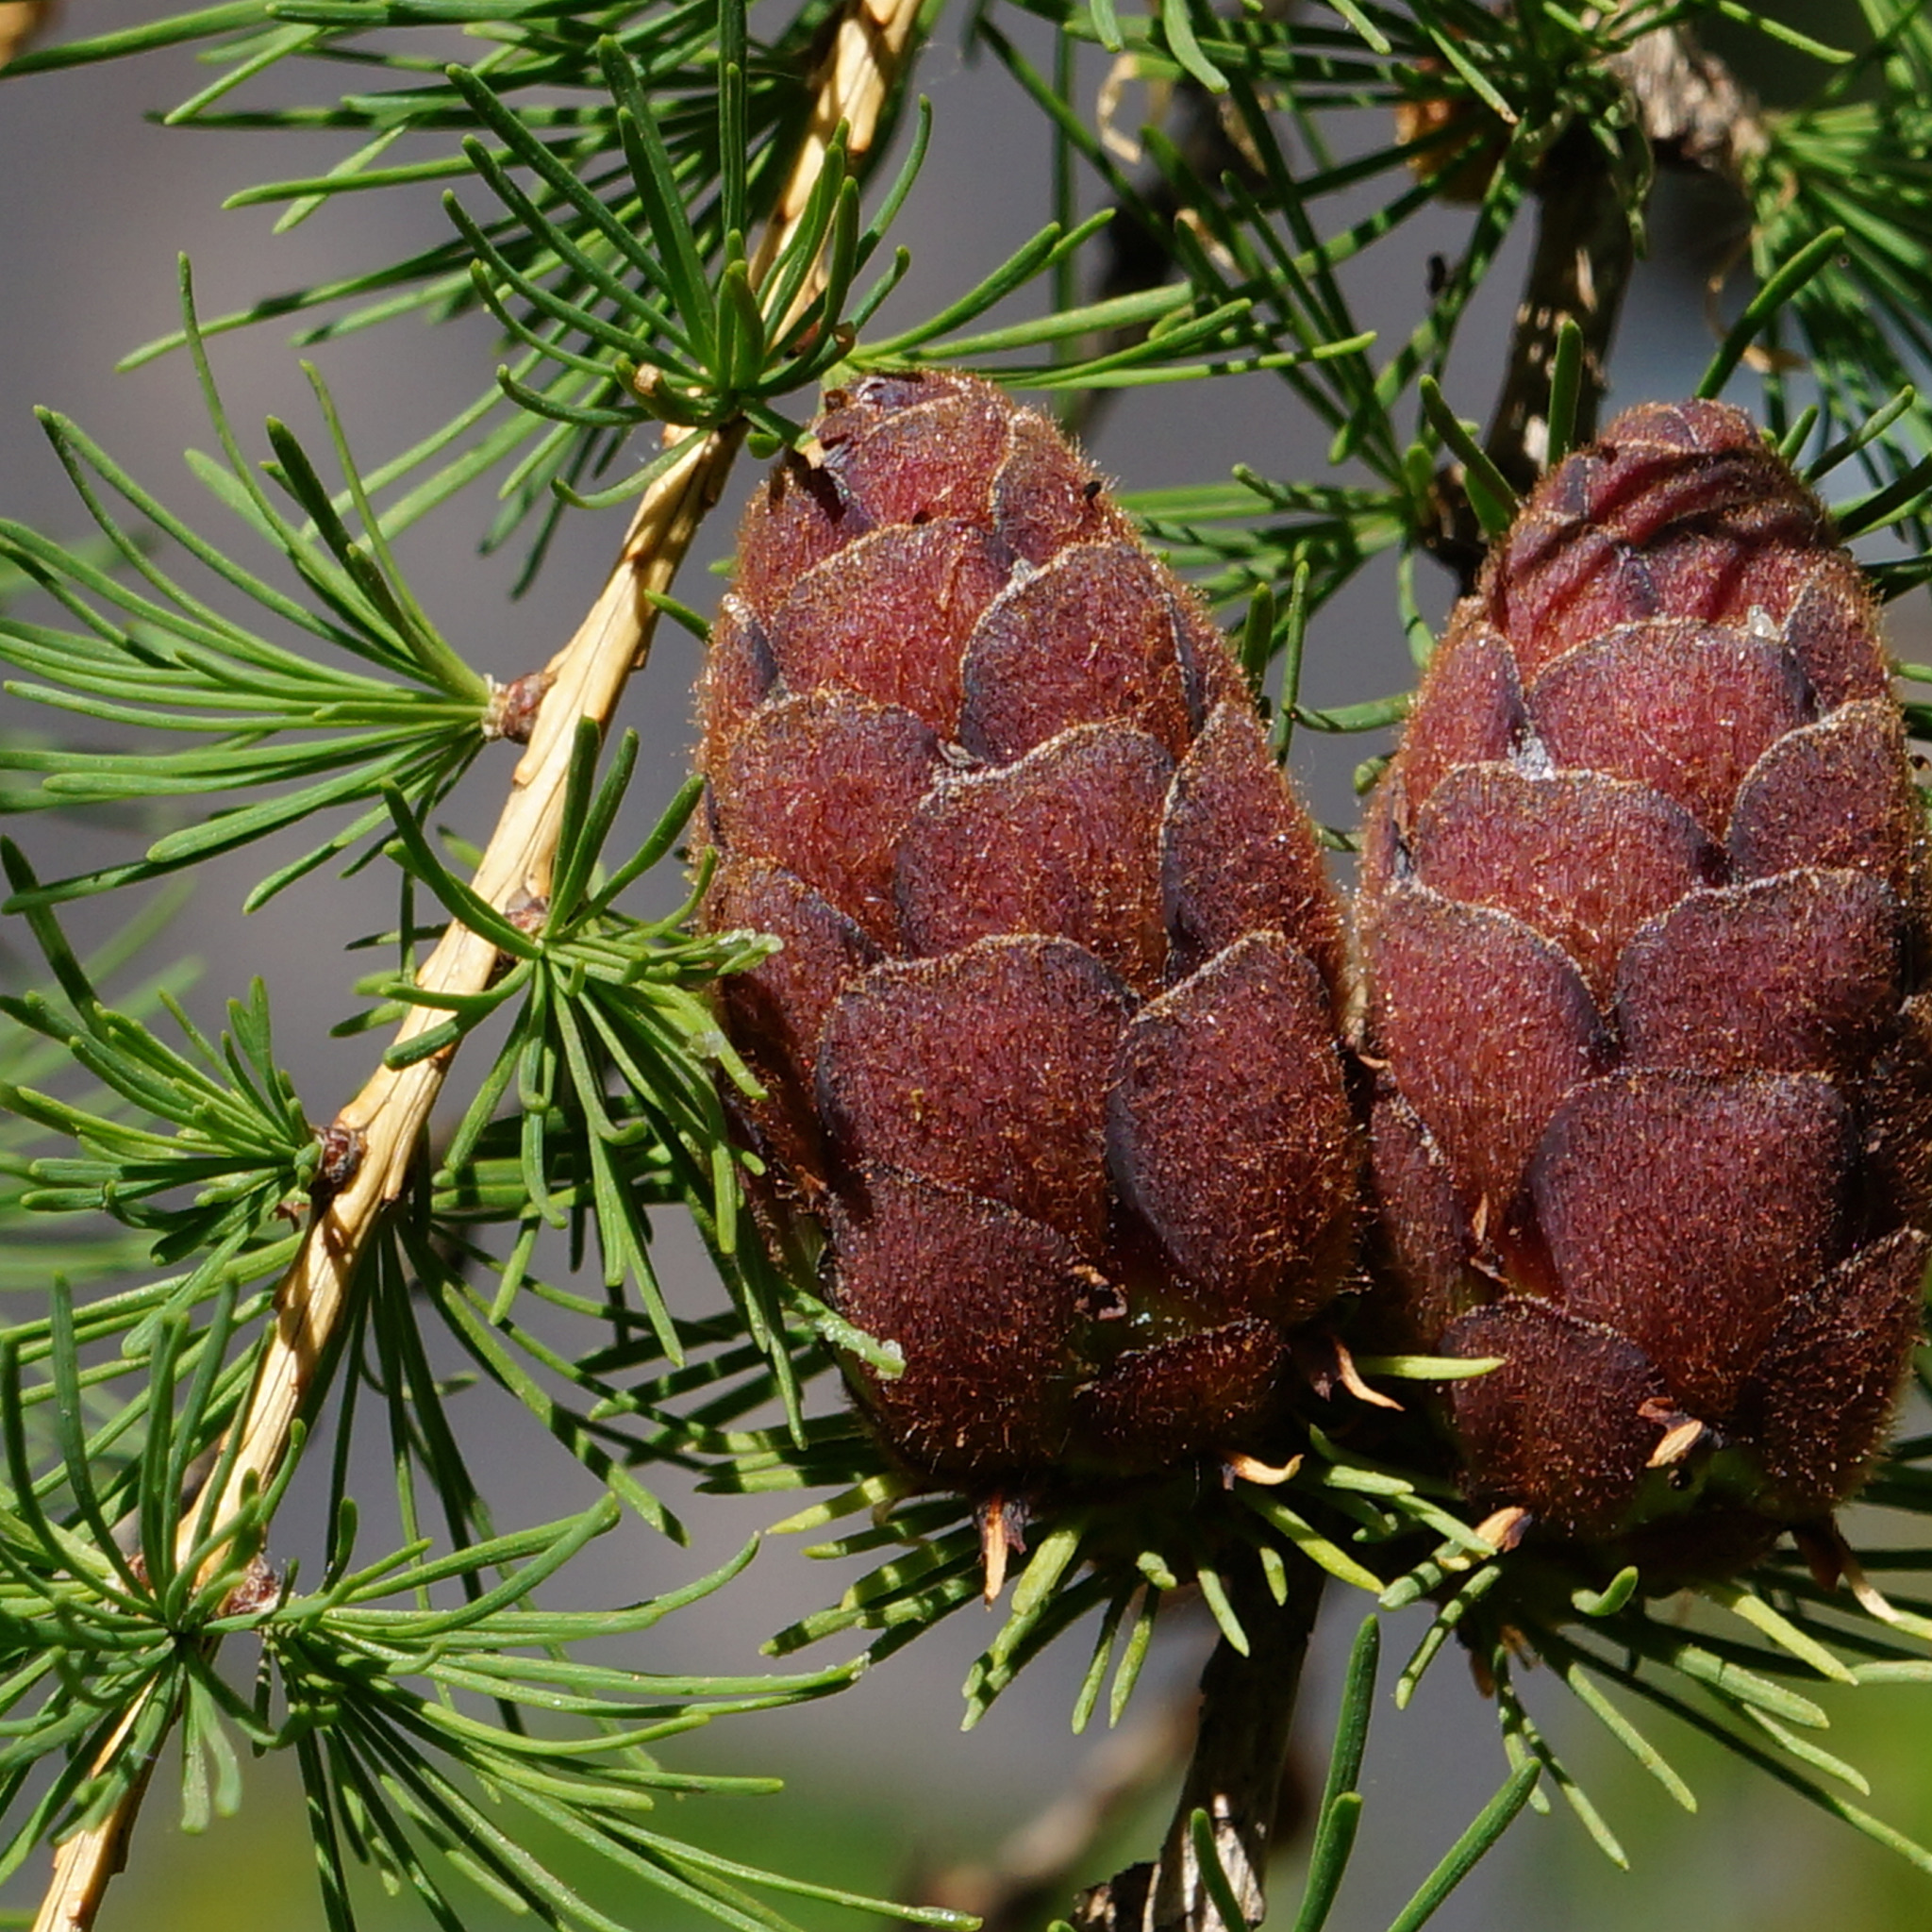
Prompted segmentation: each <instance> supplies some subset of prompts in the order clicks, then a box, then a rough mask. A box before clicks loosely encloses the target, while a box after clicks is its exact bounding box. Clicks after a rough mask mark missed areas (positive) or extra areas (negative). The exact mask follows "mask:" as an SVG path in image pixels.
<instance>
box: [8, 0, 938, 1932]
mask: <svg viewBox="0 0 1932 1932" xmlns="http://www.w3.org/2000/svg"><path fill="white" fill-rule="evenodd" d="M918 13H919V6H918V4H917V0H849V4H848V6H847V8H846V9H845V12H844V14H843V15H842V16H841V19H840V22H839V25H838V28H837V31H836V34H835V37H834V39H833V42H832V43H831V45H830V47H829V49H828V51H827V54H826V58H825V60H824V66H823V68H822V70H821V79H820V82H819V87H818V92H817V98H816V102H815V105H814V108H813V112H812V118H811V121H810V123H809V125H808V129H807V133H806V138H805V141H804V142H803V143H802V144H801V150H800V154H799V157H798V159H797V161H796V163H795V165H794V167H793V169H792V172H791V175H790V177H789V178H788V180H787V183H786V187H785V190H784V192H783V193H782V194H781V196H780V197H779V201H778V206H777V208H775V209H774V214H773V218H772V221H771V224H770V226H769V227H768V228H767V230H766V233H765V235H764V238H763V241H762V243H761V245H760V247H759V250H758V257H757V260H756V264H755V267H756V271H757V273H758V274H760V275H762V274H763V273H764V272H765V271H766V270H767V269H769V267H770V266H771V264H772V263H773V262H774V260H775V259H776V258H777V257H778V255H779V253H780V252H781V251H782V249H783V248H784V245H785V243H786V242H787V241H788V240H789V239H790V237H791V234H792V232H793V230H794V229H795V227H796V225H797V222H798V218H799V216H800V214H801V213H802V212H803V211H804V208H805V206H806V203H807V200H808V197H809V195H810V193H811V190H812V187H813V184H814V183H815V182H816V180H817V178H818V175H819V171H820V169H821V168H822V167H823V165H824V159H825V156H826V153H827V150H828V148H829V146H830V143H831V141H832V139H833V136H834V134H835V133H836V131H837V130H838V128H839V127H840V125H841V124H842V125H844V127H845V129H846V139H845V151H846V153H847V154H848V156H852V157H858V156H860V155H863V154H865V153H866V152H867V151H868V149H869V148H870V147H871V145H872V142H873V141H874V138H875V136H876V134H877V131H878V125H879V119H880V115H881V113H882V111H883V109H884V108H885V105H886V103H887V101H888V100H889V99H890V97H891V91H892V87H893V85H894V83H895V80H896V77H897V73H898V69H899V67H900V66H901V64H902V63H903V61H904V60H905V58H906V56H907V53H908V49H909V47H910V44H911V40H912V35H913V29H914V26H915V24H916V22H917V18H918ZM815 292H816V290H815V288H814V286H813V284H812V283H811V281H810V280H808V283H807V286H806V288H805V289H804V290H803V291H801V294H800V296H799V299H798V304H797V306H796V308H795V309H794V316H795V314H796V312H797V310H798V309H802V308H804V307H805V306H806V305H808V303H809V302H810V301H811V299H812V296H813V294H814V293H815ZM742 440H743V431H742V428H741V426H738V425H732V426H728V427H726V428H724V429H720V430H716V431H713V432H711V433H709V434H708V435H705V436H703V437H698V438H694V439H693V440H692V441H691V446H690V449H689V451H688V452H687V453H686V454H685V455H684V456H683V457H682V458H680V459H679V460H678V461H677V462H676V463H675V464H674V465H673V466H672V468H671V469H670V470H668V471H667V472H666V473H665V474H664V475H662V476H660V477H658V480H657V481H656V482H655V483H653V484H652V485H651V487H650V488H649V489H648V490H647V491H645V493H644V497H643V500H642V502H641V504H640V505H639V507H638V510H637V514H636V516H635V517H634V518H633V519H632V522H631V525H630V528H629V530H628V532H627V533H626V535H625V541H624V547H623V550H622V551H621V553H620V555H619V558H618V561H617V565H616V568H615V569H614V570H613V571H612V573H611V575H610V577H609V580H608V582H607V583H606V584H605V586H604V589H603V591H602V593H601V594H600V595H599V596H598V599H597V601H596V603H595V604H594V605H592V606H591V610H590V613H589V615H588V616H586V617H585V619H584V621H583V623H582V624H581V625H579V626H578V628H577V632H576V635H575V637H573V638H572V639H571V641H570V642H569V643H567V644H566V645H565V646H564V647H563V649H562V650H561V651H559V652H558V654H557V656H556V657H555V658H553V659H552V660H551V662H550V664H549V665H548V667H547V668H546V671H545V673H544V674H543V675H544V678H545V680H546V686H545V690H544V694H543V697H542V701H541V706H540V708H539V709H538V712H537V718H536V724H535V726H534V728H533V730H532V732H531V736H530V741H529V744H528V747H527V749H526V750H525V754H524V756H523V758H522V759H521V760H520V761H519V763H518V765H517V768H516V772H515V774H514V775H513V777H512V780H511V790H510V794H509V797H508V801H507V802H506V804H505V806H504V808H503V812H502V815H501V817H500V818H499V819H498V821H497V824H496V830H495V832H494V833H493V834H492V836H491V840H490V843H489V845H488V846H487V848H486V849H485V851H484V855H483V859H482V863H481V864H480V865H479V866H478V867H477V869H476V874H475V879H474V881H473V884H474V886H475V891H476V892H477V894H478V895H479V896H480V897H481V898H483V899H485V900H487V901H488V902H489V903H490V904H491V906H493V907H495V908H497V909H499V910H503V909H506V908H508V907H509V906H510V905H512V904H513V903H515V902H517V901H519V900H521V899H524V898H525V896H526V895H527V896H529V897H536V898H541V897H542V896H544V895H545V893H546V891H547V889H548V886H549V882H550V866H551V861H552V859H553V858H554V856H555V853H556V849H557V837H558V826H559V824H560V821H561V816H562V806H563V793H564V786H565V781H566V778H567V776H568V774H569V770H570V761H571V750H572V745H573V743H574V741H575V734H576V727H577V724H578V722H579V721H580V720H582V719H585V718H593V719H595V720H596V721H597V722H598V723H599V724H603V723H605V722H606V721H607V720H608V718H609V717H610V715H611V713H612V712H613V710H614V709H615V708H616V705H617V701H618V699H619V697H620V696H621V695H622V693H623V691H624V688H625V682H626V681H627V679H628V678H629V676H630V674H631V672H632V670H633V669H634V668H636V667H637V666H638V665H639V664H641V662H642V660H643V658H644V656H645V654H646V653H647V651H648V649H649V646H650V640H651V634H652V631H653V629H654V627H655V625H656V621H657V609H656V607H655V606H654V605H653V604H652V603H651V601H650V599H649V597H648V596H647V595H646V594H645V593H646V592H648V591H666V590H668V589H669V588H670V585H671V581H672V579H673V577H674V576H675V575H676V573H677V569H678V566H679V565H680V564H681V563H682V562H683V560H684V556H685V552H686V551H687V550H688V549H689V548H690V545H691V539H692V537H693V536H694V535H695V534H696V531H697V528H698V525H699V524H700V523H701V522H702V521H703V520H704V517H705V515H706V513H707V512H708V510H709V509H710V508H711V507H712V505H713V504H714V503H715V502H716V501H717V499H718V495H719V492H720V491H722V489H723V487H724V479H725V476H726V475H727V474H728V473H729V471H730V468H731V462H732V459H733V458H734V457H735V456H736V455H737V453H738V447H739V444H740V442H741V441H742ZM496 958H497V955H496V948H495V947H494V946H493V945H492V944H491V942H490V941H488V940H485V939H481V938H479V937H478V936H477V935H476V934H475V933H473V932H471V931H469V930H468V929H467V928H466V927H465V926H462V925H460V924H457V923H456V922H455V921H452V922H451V923H450V925H449V928H448V930H447V931H446V932H445V934H444V935H443V938H442V939H441V941H440V942H439V943H438V945H437V946H436V948H435V950H434V951H433V952H432V953H431V954H430V955H429V958H427V959H426V960H425V962H424V964H423V967H422V969H421V971H420V972H419V973H418V974H417V975H416V983H417V985H418V986H419V987H421V988H422V989H423V990H424V991H429V992H438V993H467V992H480V991H482V990H483V989H484V988H485V987H486V986H487V985H488V984H489V981H490V976H491V973H492V972H493V971H494V970H495V967H496ZM440 1018H441V1014H440V1012H439V1011H438V1009H436V1008H429V1007H422V1006H418V1007H413V1008H411V1009H410V1012H409V1015H408V1018H407V1019H406V1020H405V1021H404V1023H403V1024H402V1026H401V1028H400V1029H399V1030H398V1032H397V1035H396V1040H395V1044H396V1045H398V1046H400V1045H402V1044H404V1043H406V1042H407V1041H410V1040H413V1039H415V1038H416V1037H417V1036H418V1035H419V1034H421V1033H422V1032H424V1031H425V1029H426V1028H428V1027H430V1026H432V1025H435V1024H438V1022H439V1020H440ZM453 1053H454V1048H453V1047H452V1048H450V1049H447V1050H445V1051H444V1052H442V1053H440V1054H436V1055H434V1056H432V1057H431V1058H427V1059H423V1060H419V1061H417V1062H415V1063H414V1064H413V1065H410V1066H406V1067H399V1068H391V1067H390V1066H387V1065H385V1066H383V1067H381V1068H379V1069H378V1070H377V1072H376V1073H375V1075H374V1076H373V1077H372V1078H371V1079H370V1080H369V1081H368V1082H367V1083H366V1084H365V1085H364V1087H363V1088H362V1091H360V1092H359V1093H358V1094H357V1095H356V1097H355V1099H354V1100H352V1101H351V1102H350V1103H349V1104H348V1106H347V1107H345V1108H343V1109H342V1111H341V1114H340V1115H338V1116H337V1120H336V1123H335V1124H336V1127H337V1128H338V1129H340V1130H341V1132H342V1134H343V1135H344V1136H345V1137H346V1141H347V1144H350V1145H354V1146H357V1147H358V1148H359V1150H360V1159H359V1164H358V1165H357V1167H356V1169H355V1172H354V1173H353V1174H352V1175H351V1176H350V1178H349V1179H348V1181H347V1182H346V1184H345V1185H343V1186H342V1187H341V1189H340V1191H337V1192H336V1193H335V1194H334V1195H333V1196H332V1197H327V1198H325V1197H323V1196H321V1195H318V1197H317V1202H316V1207H315V1209H314V1212H313V1214H312V1216H311V1218H310V1222H309V1225H308V1233H307V1236H306V1238H305V1240H304V1241H303V1243H302V1247H301V1251H300V1253H299V1254H298V1255H297V1257H296V1258H295V1261H294V1264H293V1266H292V1267H291V1269H290V1271H289V1273H288V1274H287V1275H285V1276H284V1277H283V1279H282V1281H281V1282H280V1284H279V1285H278V1287H277V1289H276V1291H275V1326H274V1330H273V1332H272V1334H271V1336H270V1338H269V1341H268V1345H267V1349H266V1351H265V1353H264V1355H263V1357H262V1361H261V1366H260V1368H259V1370H258V1373H257V1375H256V1379H255V1384H254V1387H253V1388H252V1389H251V1390H250V1391H249V1397H248V1403H247V1407H246V1408H245V1409H244V1411H243V1414H242V1421H241V1423H240V1425H239V1427H240V1437H241V1441H240V1447H239V1449H238V1450H237V1451H236V1452H235V1453H234V1455H233V1456H232V1457H229V1458H228V1474H227V1478H226V1481H225V1486H224V1489H223V1491H222V1494H221V1495H220V1497H219V1498H218V1499H217V1500H216V1503H215V1506H214V1509H213V1512H212V1515H211V1516H210V1515H208V1514H206V1513H205V1512H204V1510H203V1509H202V1508H201V1507H199V1506H197V1507H195V1508H193V1509H192V1510H191V1511H189V1512H188V1513H187V1515H186V1516H184V1517H183V1519H182V1520H181V1522H180V1523H179V1524H178V1525H177V1529H176V1552H177V1555H178V1556H183V1557H185V1555H186V1554H187V1552H188V1551H189V1550H190V1549H191V1548H192V1547H193V1546H194V1545H195V1544H197V1543H199V1542H200V1541H202V1539H203V1537H204V1536H205V1535H206V1534H207V1531H205V1530H204V1528H203V1524H212V1525H213V1526H214V1528H216V1529H219V1528H220V1527H221V1526H222V1525H223V1524H225V1523H229V1522H231V1521H232V1519H233V1518H234V1516H235V1513H236V1511H237V1509H238V1508H239V1507H240V1506H241V1505H242V1501H243V1499H244V1497H246V1496H247V1495H248V1494H250V1493H252V1492H255V1491H258V1490H259V1489H262V1488H265V1487H266V1486H267V1485H268V1484H269V1482H270V1481H272V1480H273V1478H274V1476H275V1473H276V1471H277V1470H278V1469H279V1468H280V1466H281V1463H282V1459H283V1457H285V1456H286V1455H287V1453H288V1448H289V1441H290V1431H291V1426H292V1424H294V1422H295V1420H296V1418H297V1417H298V1416H299V1415H300V1414H301V1413H302V1410H303V1408H304V1406H305V1405H306V1403H307V1402H308V1398H309V1395H310V1393H311V1391H313V1389H314V1386H315V1380H316V1375H317V1373H318V1371H319V1369H320V1366H321V1364H322V1362H323V1361H324V1359H325V1356H326V1352H327V1348H328V1344H329V1341H330V1340H331V1338H332V1337H333V1336H334V1335H335V1333H336V1330H337V1327H338V1325H339V1324H340V1323H341V1316H342V1312H343V1310H344V1308H345V1307H347V1306H348V1302H349V1297H350V1294H351V1291H352V1290H353V1287H354V1283H355V1279H356V1274H357V1271H358V1267H359V1265H360V1263H361V1259H362V1257H363V1255H364V1253H365V1251H366V1250H367V1248H368V1245H369V1242H370V1240H371V1238H372V1237H373V1236H374V1234H375V1230H376V1228H377V1227H378V1225H379V1224H380V1222H381V1219H382V1216H383V1214H384V1212H385V1210H386V1209H387V1208H389V1207H390V1205H391V1203H392V1202H394V1201H395V1200H396V1199H397V1198H398V1197H399V1196H400V1195H401V1193H402V1191H403V1189H404V1187H405V1185H406V1184H407V1182H408V1175H409V1172H410V1169H411V1167H412V1166H413V1164H414V1162H415V1160H416V1158H417V1156H418V1152H419V1149H420V1147H421V1145H422V1140H423V1133H424V1129H425V1126H426V1125H427V1124H428V1121H429V1115H430V1111H431V1109H432V1108H434V1106H435V1104H436V1099H437V1096H438V1094H439V1093H440V1091H441V1087H442V1082H443V1078H444V1075H445V1074H446V1073H447V1072H448V1068H449V1062H450V1058H451V1057H452V1054H453ZM219 1560H220V1557H219V1555H218V1556H217V1557H215V1558H213V1559H211V1560H210V1565H209V1566H208V1567H212V1564H213V1563H215V1562H219ZM139 1709H140V1707H139V1706H136V1707H134V1708H132V1709H130V1710H129V1711H128V1712H127V1714H126V1715H125V1718H124V1720H123V1721H122V1723H121V1724H119V1725H118V1726H117V1727H116V1729H115V1731H114V1733H113V1735H112V1737H111V1738H110V1739H109V1740H108V1744H107V1746H106V1747H105V1748H104V1750H103V1752H102V1753H101V1755H100V1758H99V1760H98V1763H99V1764H107V1763H110V1762H111V1761H112V1759H113V1757H114V1755H115V1753H116V1752H117V1751H118V1750H119V1749H120V1748H121V1746H122V1744H123V1743H124V1741H125V1739H126V1737H127V1735H128V1733H129V1732H130V1730H131V1729H132V1728H133V1726H134V1724H135V1722H136V1719H137V1716H138V1714H139ZM144 1788H145V1778H144V1777H142V1778H140V1779H137V1780H136V1781H135V1782H134V1783H133V1784H132V1785H130V1786H129V1788H128V1790H127V1791H126V1793H125V1795H124V1797H123V1798H122V1800H121V1802H120V1804H119V1805H118V1806H117V1807H116V1808H115V1809H114V1811H113V1812H112V1813H111V1814H110V1815H109V1816H108V1818H106V1819H105V1820H103V1821H102V1823H101V1824H97V1825H95V1826H93V1827H92V1829H90V1830H87V1831H81V1832H76V1833H75V1835H74V1836H73V1837H72V1838H70V1839H68V1840H65V1842H63V1843H62V1844H61V1845H60V1846H59V1847H58V1851H57V1852H56V1854H55V1860H54V1876H53V1881H52V1883H51V1884H50V1886H49V1887H48V1890H47V1891H46V1894H45V1896H44V1897H43V1898H42V1904H41V1909H40V1915H39V1917H38V1918H37V1919H36V1920H35V1922H34V1925H35V1932H86V1928H88V1927H90V1926H92V1924H93V1921H94V1915H95V1913H96V1912H97V1911H98V1910H99V1908H100V1903H101V1899H102V1897H103V1895H104V1894H105V1893H106V1890H107V1888H108V1881H109V1880H110V1879H111V1878H112V1877H113V1875H114V1874H115V1873H116V1872H118V1871H119V1870H120V1868H121V1865H122V1863H123V1862H124V1860H125V1846H126V1839H127V1834H128V1832H129V1830H130V1829H131V1827H132V1825H133V1822H134V1817H135V1813H136V1812H137V1811H138V1809H139V1808H140V1805H141V1799H142V1791H143V1790H144Z"/></svg>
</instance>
